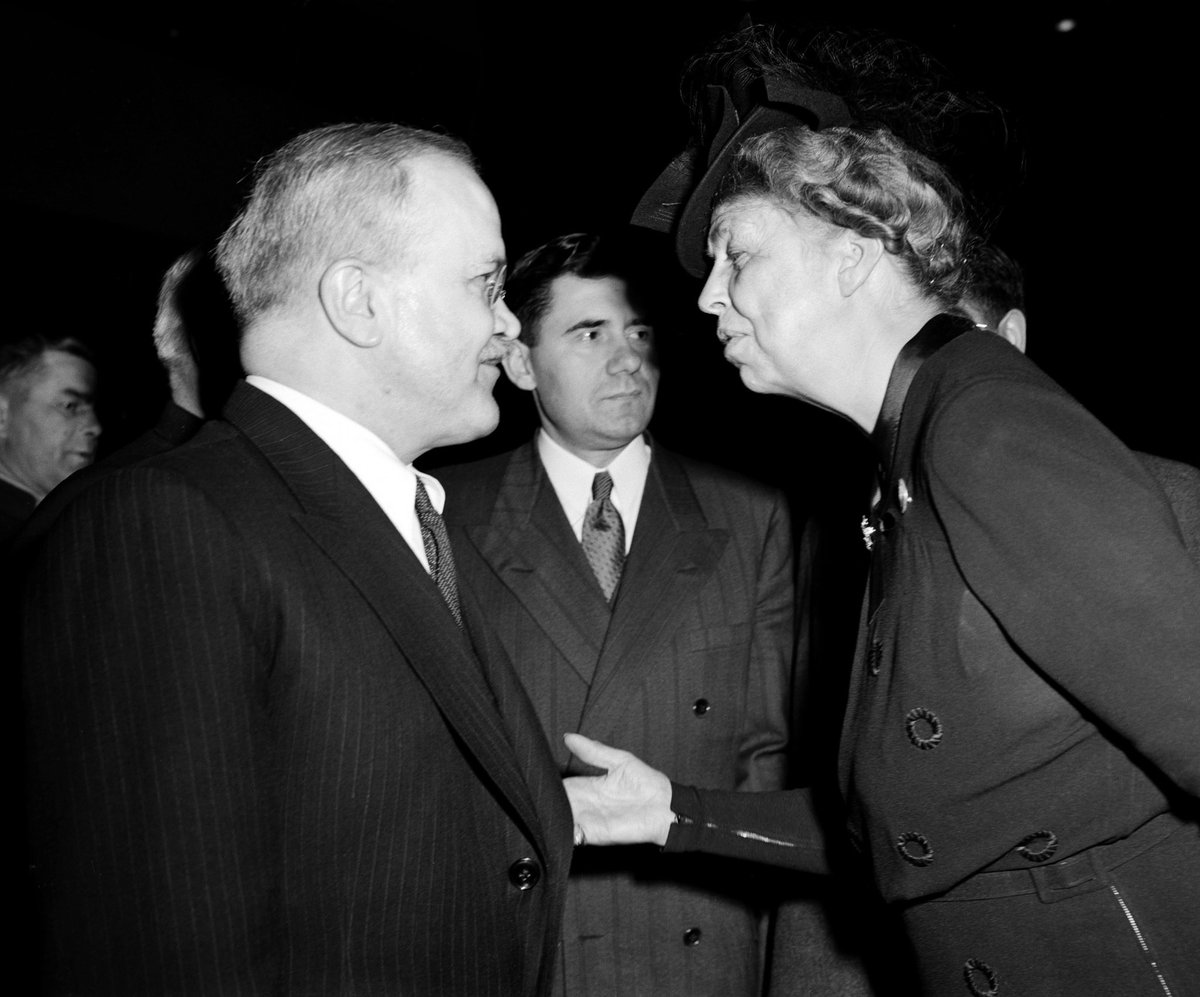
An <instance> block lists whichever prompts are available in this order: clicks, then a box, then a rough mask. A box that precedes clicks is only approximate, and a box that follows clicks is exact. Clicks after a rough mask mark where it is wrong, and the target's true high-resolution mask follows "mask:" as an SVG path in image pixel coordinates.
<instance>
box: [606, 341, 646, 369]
mask: <svg viewBox="0 0 1200 997" xmlns="http://www.w3.org/2000/svg"><path fill="white" fill-rule="evenodd" d="M642 363H643V357H642V354H641V352H640V351H639V350H638V349H637V347H636V346H635V345H634V344H633V343H631V342H629V341H628V340H622V341H621V342H620V343H618V344H617V346H616V347H615V348H614V349H613V352H612V356H610V357H609V358H608V367H609V370H611V371H612V372H613V373H614V374H622V373H625V374H632V373H634V372H635V371H637V370H640V369H641V366H642Z"/></svg>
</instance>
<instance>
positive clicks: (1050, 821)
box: [567, 125, 1200, 997]
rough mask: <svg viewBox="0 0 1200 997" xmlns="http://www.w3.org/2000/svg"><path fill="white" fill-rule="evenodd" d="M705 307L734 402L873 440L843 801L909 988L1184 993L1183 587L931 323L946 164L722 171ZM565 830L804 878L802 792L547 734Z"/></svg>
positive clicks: (982, 370) (1193, 620)
mask: <svg viewBox="0 0 1200 997" xmlns="http://www.w3.org/2000/svg"><path fill="white" fill-rule="evenodd" d="M728 158H729V161H730V165H729V167H728V169H727V170H725V172H724V175H723V178H722V179H721V181H720V183H719V185H718V187H717V189H716V194H715V198H714V200H713V204H714V207H713V210H712V215H711V224H710V226H709V228H708V233H707V244H708V251H709V253H710V254H711V256H712V259H713V263H712V269H711V272H710V273H709V275H708V279H707V282H706V284H705V286H704V290H703V292H702V294H701V298H700V305H701V308H702V309H703V310H704V311H706V312H709V313H711V314H712V315H714V316H716V318H717V334H718V336H719V337H720V339H721V340H722V342H723V343H724V344H725V356H726V358H727V359H728V360H729V361H730V362H731V363H733V364H735V365H736V366H737V367H738V368H739V370H740V371H741V376H742V380H743V381H744V383H745V384H746V385H747V386H748V387H750V388H751V389H752V390H754V391H761V392H771V393H776V394H785V395H789V396H792V397H795V398H798V399H801V400H803V401H807V402H809V403H811V404H815V405H818V406H821V407H823V408H826V409H829V410H831V411H833V412H837V413H840V414H841V415H843V416H845V417H847V418H848V419H850V420H851V421H853V422H854V423H856V424H857V425H858V426H859V427H861V428H862V430H863V431H864V432H866V433H868V434H869V435H870V436H871V439H872V441H873V443H874V445H875V448H876V453H877V457H878V461H879V467H880V491H879V498H878V501H877V503H876V504H875V507H874V510H873V513H872V515H871V517H869V518H868V519H867V520H864V539H865V540H866V542H867V543H868V545H869V546H870V547H871V548H872V565H871V577H870V582H869V585H868V595H867V599H866V605H865V606H864V615H863V623H862V628H861V632H860V636H859V647H858V653H857V655H856V662H855V665H854V670H853V674H852V676H851V681H850V696H849V704H848V707H847V711H846V715H845V722H844V726H843V732H842V739H841V747H840V761H839V780H840V785H841V790H842V795H843V799H844V802H845V806H846V816H847V826H848V829H849V834H850V837H851V839H852V840H853V842H854V844H855V845H856V846H857V849H858V850H859V852H860V853H861V854H862V856H863V857H864V859H865V860H866V861H867V862H868V863H869V865H870V869H871V872H872V875H873V878H874V880H875V882H876V884H877V886H878V888H879V890H880V892H881V893H882V895H883V896H884V898H885V899H886V900H887V901H889V902H890V903H892V904H894V905H896V906H897V908H898V909H899V910H900V911H901V914H902V918H903V921H904V924H905V927H906V930H907V933H908V935H909V937H910V939H911V941H912V943H913V946H914V949H915V951H916V956H917V960H918V963H919V971H920V975H921V987H922V992H923V993H927V994H935V995H941V994H946V995H950V994H954V995H961V994H980V995H996V994H998V995H1001V997H1003V995H1007V994H1014V995H1016V994H1020V995H1022V997H1030V995H1046V997H1050V995H1053V997H1063V995H1075V994H1078V995H1083V994H1087V995H1095V994H1122V995H1141V994H1145V995H1151V994H1154V995H1178V994H1184V993H1188V994H1191V993H1200V949H1198V947H1197V946H1196V944H1195V941H1196V937H1197V925H1198V924H1200V831H1198V826H1197V822H1196V814H1197V809H1196V803H1197V797H1200V573H1197V570H1196V568H1195V566H1194V565H1193V564H1192V562H1191V561H1190V559H1189V557H1188V555H1187V552H1186V550H1185V548H1184V544H1183V540H1182V538H1181V537H1180V534H1179V531H1178V528H1177V526H1176V525H1175V522H1174V519H1173V516H1172V514H1171V510H1170V508H1169V506H1168V504H1167V502H1166V500H1165V498H1164V497H1163V495H1162V493H1161V491H1160V490H1159V489H1158V487H1157V486H1156V485H1155V483H1154V481H1153V479H1152V478H1151V477H1150V476H1149V475H1148V474H1147V472H1146V470H1145V469H1144V468H1143V466H1142V465H1141V463H1140V462H1139V461H1138V460H1137V458H1136V457H1135V456H1134V455H1133V454H1132V453H1131V452H1130V451H1129V450H1127V449H1126V448H1125V447H1124V446H1123V445H1122V444H1121V443H1120V442H1119V441H1118V440H1117V439H1116V438H1115V437H1114V436H1113V435H1112V434H1111V433H1109V432H1108V431H1107V430H1105V428H1104V427H1103V426H1102V425H1100V423H1099V422H1098V421H1097V420H1096V419H1094V418H1093V417H1092V416H1091V415H1089V414H1088V413H1087V412H1086V411H1085V410H1084V409H1083V408H1082V407H1081V406H1080V405H1079V404H1078V403H1076V402H1075V401H1074V400H1073V399H1071V398H1070V397H1069V396H1068V395H1067V394H1066V393H1065V392H1064V391H1063V390H1062V389H1061V388H1060V387H1058V386H1057V385H1056V384H1055V383H1054V382H1053V381H1051V380H1050V379H1049V378H1048V377H1047V376H1046V375H1045V374H1043V373H1042V372H1041V371H1040V370H1039V369H1038V368H1037V367H1036V366H1034V365H1033V364H1032V363H1031V362H1030V361H1029V360H1027V359H1026V358H1025V357H1024V356H1023V355H1022V354H1021V353H1020V352H1019V351H1017V350H1016V349H1014V348H1013V347H1011V346H1010V345H1009V344H1008V343H1006V342H1005V341H1003V340H1002V339H1001V338H1000V337H999V336H996V335H994V334H991V333H988V332H983V331H979V330H976V329H974V328H973V326H972V323H971V322H970V321H969V320H965V319H963V318H961V317H958V316H956V315H955V314H954V311H955V304H956V303H957V302H958V301H959V299H960V297H961V295H962V291H963V289H964V286H965V282H966V281H967V280H968V279H969V271H968V267H969V255H970V245H971V241H972V236H971V233H970V232H969V230H968V225H967V223H966V222H965V220H964V214H963V209H962V206H961V198H960V196H959V194H958V192H957V190H956V188H955V185H954V184H953V182H952V181H951V180H950V179H949V177H948V176H947V174H946V173H945V171H943V170H942V169H941V168H940V167H939V166H938V165H937V164H935V163H934V162H933V161H932V160H930V159H929V158H927V157H926V156H924V155H921V154H919V153H917V152H915V151H913V150H912V149H910V148H909V147H907V146H906V145H905V144H903V143H902V142H901V141H900V140H898V139H897V138H895V137H894V135H892V134H891V133H890V132H888V131H885V130H882V129H874V130H872V129H858V128H853V127H832V128H825V129H824V130H820V131H818V130H813V129H811V128H808V127H805V126H803V125H799V126H794V127H783V128H777V129H775V130H772V131H768V132H765V133H763V134H759V135H757V136H752V137H747V138H745V139H744V141H742V142H741V144H740V145H739V146H738V148H737V149H736V150H735V151H731V154H730V156H729V157H728ZM568 741H569V743H570V746H571V748H572V750H573V751H575V752H576V753H577V754H578V755H579V757H580V758H581V759H582V760H583V761H585V762H588V763H589V764H592V765H595V766H597V767H599V768H601V769H606V770H607V775H604V776H598V777H593V778H576V779H569V780H567V787H568V792H569V794H570V796H571V800H572V805H573V807H574V809H575V819H576V824H577V840H578V841H580V842H586V843H587V844H607V843H612V842H631V841H651V842H656V843H659V844H662V845H664V846H665V847H666V848H667V850H669V851H682V850H702V851H707V852H711V853H716V854H723V855H730V856H738V857H744V858H750V859H756V860H759V861H763V862H769V863H773V864H777V865H782V866H789V867H793V868H797V869H802V870H810V871H821V870H822V869H823V868H824V867H825V845H824V842H823V840H822V837H821V835H820V833H819V831H818V825H817V822H816V820H815V818H814V815H813V812H812V807H811V800H810V797H809V794H808V793H807V792H805V791H804V790H797V791H791V792H786V793H767V794H740V793H721V792H716V791H705V790H703V789H697V788H693V787H685V786H679V785H673V784H671V783H670V782H669V781H668V780H667V777H666V776H664V775H663V774H661V773H658V772H655V771H654V770H652V769H649V768H648V767H646V766H645V765H643V764H642V763H640V762H639V761H638V760H637V759H635V758H633V757H632V756H630V755H628V754H627V753H625V752H622V751H619V750H616V749H613V748H608V747H606V746H604V745H598V744H596V743H595V742H590V741H587V740H586V739H584V738H580V737H578V736H577V735H568Z"/></svg>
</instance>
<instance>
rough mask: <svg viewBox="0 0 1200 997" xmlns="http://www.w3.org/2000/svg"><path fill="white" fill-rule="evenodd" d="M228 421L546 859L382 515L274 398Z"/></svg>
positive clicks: (520, 784) (482, 713)
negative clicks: (289, 497)
mask: <svg viewBox="0 0 1200 997" xmlns="http://www.w3.org/2000/svg"><path fill="white" fill-rule="evenodd" d="M226 417H227V418H228V419H229V421H230V422H232V423H233V424H234V425H235V426H237V427H238V428H239V429H241V430H242V432H244V433H245V434H246V435H247V436H248V437H249V439H250V440H251V441H252V442H253V443H254V444H255V446H257V447H258V448H259V450H260V451H261V452H262V454H263V456H264V457H265V458H266V460H267V461H268V463H270V464H271V466H272V467H273V468H274V469H275V471H276V473H277V474H279V476H280V477H281V478H282V479H283V480H284V482H285V483H286V484H287V486H288V488H289V489H290V490H291V492H292V494H293V495H294V496H295V498H296V500H297V501H298V503H299V504H300V507H301V509H302V510H303V511H299V512H293V518H294V519H295V520H296V522H297V523H298V525H299V526H300V528H301V529H302V530H303V531H304V532H305V533H306V534H307V535H308V536H309V537H310V538H311V539H312V541H313V542H314V543H315V544H317V546H318V547H320V548H321V550H323V551H324V552H325V554H326V555H327V556H328V557H329V559H330V560H331V561H332V562H333V563H334V564H335V565H336V566H337V568H338V569H339V570H340V571H341V572H342V573H343V574H344V575H345V576H346V577H347V578H348V579H349V580H350V582H351V583H352V584H353V585H354V587H355V588H356V589H357V591H358V592H359V594H360V595H361V596H362V598H363V601H364V602H365V603H366V604H367V605H368V606H369V607H370V609H371V610H372V611H373V612H374V613H375V615H376V616H377V617H378V618H379V620H380V622H381V623H382V624H383V626H384V627H385V628H386V629H387V631H388V633H389V634H390V635H391V637H392V640H393V641H395V643H396V645H397V647H398V648H399V649H400V651H401V653H402V654H403V655H404V657H405V658H406V659H407V661H408V662H409V664H410V665H411V666H412V669H413V671H414V672H415V673H416V674H417V676H418V678H419V679H420V680H421V682H422V683H423V684H424V686H425V688H426V689H427V690H428V692H429V694H430V696H431V697H432V699H433V700H434V702H435V703H436V704H437V707H438V709H439V711H440V712H441V713H442V715H443V716H444V718H445V719H446V722H447V723H448V724H449V725H450V726H451V727H453V728H454V730H455V732H456V733H457V734H458V735H459V737H460V738H461V740H462V742H463V743H464V744H465V746H466V748H467V750H468V751H470V752H471V753H472V754H473V755H474V756H475V759H476V761H477V762H478V764H479V765H480V767H481V768H482V769H483V770H484V771H485V772H487V774H488V776H489V777H490V778H491V779H492V781H493V783H494V784H495V786H496V787H497V789H498V790H499V791H500V792H501V793H502V794H503V795H504V796H505V797H507V798H508V800H509V801H510V802H511V803H512V805H513V806H514V807H515V809H516V812H517V813H518V814H519V815H520V817H521V819H522V822H523V823H524V825H525V829H526V831H527V833H528V834H529V836H530V838H531V839H532V840H533V841H535V842H536V843H537V845H538V847H539V848H540V849H542V851H543V853H545V848H546V843H545V840H544V837H543V835H542V833H541V822H540V821H539V820H538V816H537V811H536V808H535V807H534V803H533V797H532V795H531V793H530V789H529V786H528V785H527V783H526V780H525V778H524V776H523V774H522V772H521V770H520V769H519V767H518V764H517V760H516V757H515V756H514V750H513V746H512V743H511V741H510V738H509V735H508V732H507V731H506V728H505V725H504V722H503V720H502V718H501V716H500V713H499V711H498V707H497V704H496V697H495V695H494V693H493V690H492V688H491V687H490V685H489V683H488V680H487V678H486V677H485V675H484V672H483V669H482V667H481V665H480V662H479V661H478V660H477V659H476V657H475V655H474V654H473V652H472V649H471V648H470V646H469V645H468V642H467V640H466V638H465V637H464V635H463V634H462V632H461V631H459V629H458V627H457V626H456V625H455V623H454V620H453V617H452V616H451V615H450V612H449V610H448V609H447V607H446V604H445V602H444V601H443V600H442V597H441V594H440V593H439V592H438V589H437V585H436V584H435V583H434V581H433V579H432V578H430V577H429V574H428V573H427V572H426V571H425V569H424V568H423V567H422V566H421V564H420V562H419V561H418V560H417V558H416V557H415V556H414V555H413V553H412V551H411V550H410V549H409V547H408V545H407V544H406V543H405V542H404V540H403V538H402V537H401V536H400V535H399V534H398V533H397V532H396V529H395V527H394V526H393V525H392V523H391V522H390V521H389V520H388V518H387V516H386V515H385V514H384V513H383V510H381V509H380V508H379V506H378V504H377V503H376V502H375V501H374V499H372V498H371V496H370V494H369V493H368V492H367V491H366V489H365V488H363V486H362V484H361V483H360V482H359V481H358V479H357V478H356V477H355V476H354V475H353V474H352V473H351V472H350V470H349V469H348V468H347V467H346V466H345V464H343V463H342V461H341V460H340V459H339V458H338V457H337V455H336V454H334V453H333V452H332V451H331V450H330V449H329V448H328V447H327V446H326V445H325V443H324V442H322V441H321V439H320V438H319V437H317V436H316V434H314V433H313V432H312V431H311V430H310V429H309V428H308V427H307V426H306V425H305V424H304V423H303V422H302V421H301V420H300V419H299V418H298V417H296V416H295V415H294V414H293V413H292V412H291V411H290V410H288V409H287V408H286V407H285V406H283V405H281V404H279V403H278V402H276V401H275V400H274V399H272V398H270V397H268V396H267V395H265V394H263V393H262V392H259V391H257V390H255V389H254V388H252V387H249V386H239V388H238V390H237V392H235V394H234V396H233V398H232V399H231V401H230V404H229V406H228V407H227V410H226Z"/></svg>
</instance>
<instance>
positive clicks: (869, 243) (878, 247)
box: [835, 229, 883, 298]
mask: <svg viewBox="0 0 1200 997" xmlns="http://www.w3.org/2000/svg"><path fill="white" fill-rule="evenodd" d="M835 246H836V252H837V256H836V259H837V261H838V271H837V279H838V290H840V291H841V292H842V297H844V298H848V297H850V295H852V294H853V293H854V292H855V291H857V290H858V289H859V288H860V287H862V286H863V284H865V283H866V282H867V278H868V277H870V276H871V273H872V271H874V269H875V267H876V266H878V265H879V261H880V260H881V259H882V258H883V243H882V242H880V241H879V240H878V239H871V238H868V237H867V236H863V235H859V234H858V233H857V232H855V231H854V230H853V229H843V230H842V231H841V232H840V233H839V234H838V236H837V241H836V242H835Z"/></svg>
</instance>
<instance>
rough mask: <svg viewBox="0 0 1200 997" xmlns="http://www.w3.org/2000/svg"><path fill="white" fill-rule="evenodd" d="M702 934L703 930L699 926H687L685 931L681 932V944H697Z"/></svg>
mask: <svg viewBox="0 0 1200 997" xmlns="http://www.w3.org/2000/svg"><path fill="white" fill-rule="evenodd" d="M702 934H703V932H702V931H701V930H700V929H699V928H688V929H687V931H685V932H684V933H683V944H684V945H699V944H700V936H701V935H702Z"/></svg>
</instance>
